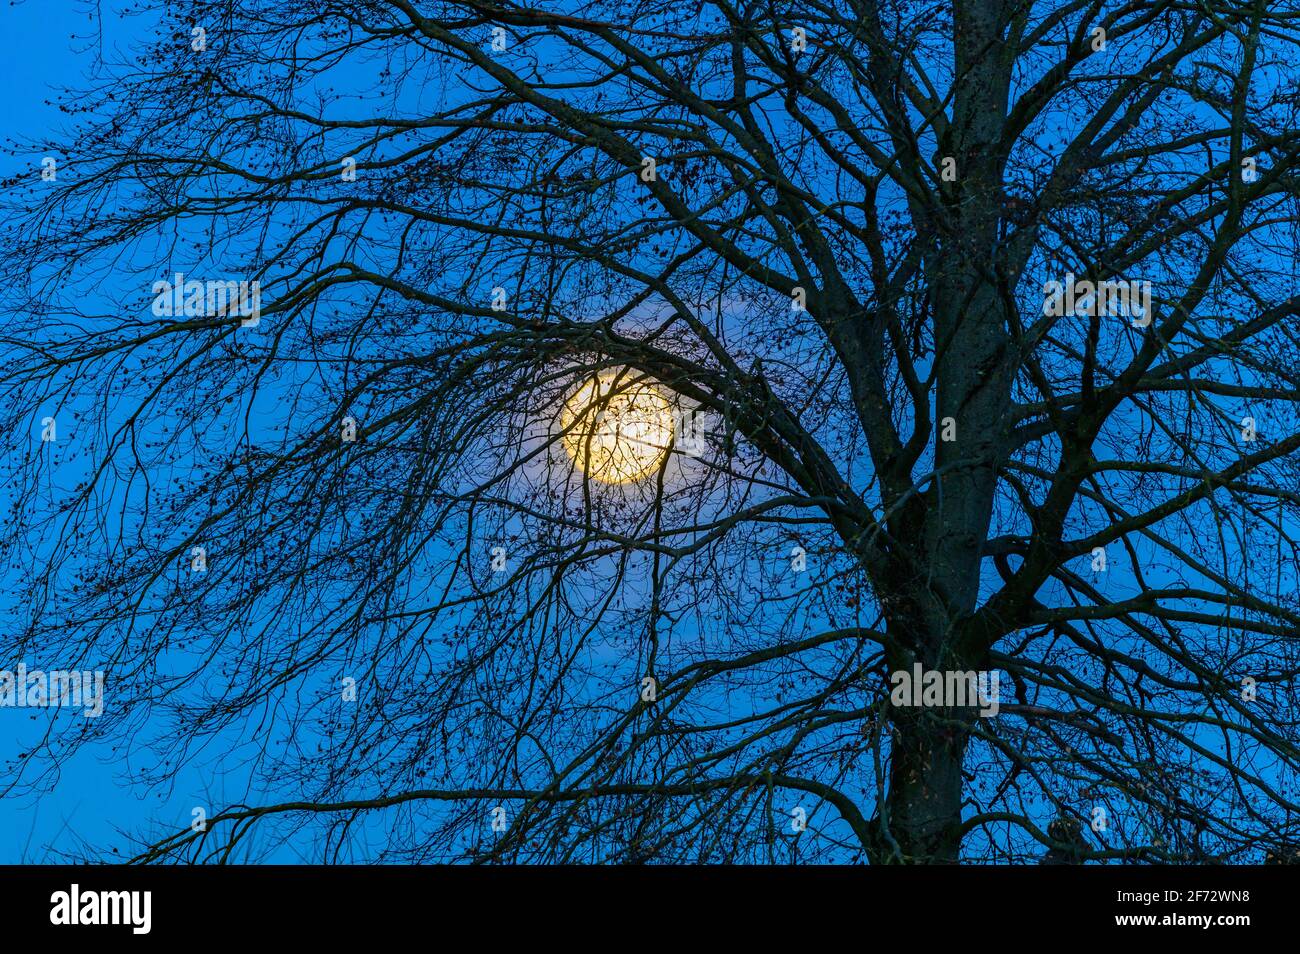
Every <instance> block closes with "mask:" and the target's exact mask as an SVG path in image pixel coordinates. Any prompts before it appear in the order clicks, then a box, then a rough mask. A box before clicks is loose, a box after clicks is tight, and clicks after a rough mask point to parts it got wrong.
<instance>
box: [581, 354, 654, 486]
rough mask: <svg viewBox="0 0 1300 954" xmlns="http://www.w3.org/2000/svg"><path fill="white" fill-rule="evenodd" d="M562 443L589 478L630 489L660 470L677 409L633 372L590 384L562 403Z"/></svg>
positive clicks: (612, 374) (608, 374)
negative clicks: (630, 484)
mask: <svg viewBox="0 0 1300 954" xmlns="http://www.w3.org/2000/svg"><path fill="white" fill-rule="evenodd" d="M560 429H561V435H562V436H561V438H560V440H561V442H562V443H563V445H564V449H565V451H567V452H568V454H569V456H570V457H572V458H573V461H574V463H575V464H576V465H577V466H578V468H579V469H580V470H581V471H582V472H583V473H584V474H586V475H587V476H588V477H592V478H594V479H596V480H599V481H602V482H603V483H607V484H627V483H631V482H632V481H635V480H641V479H643V478H645V477H648V476H649V475H650V474H652V473H654V472H655V471H656V470H658V469H659V467H660V465H661V464H662V463H663V459H664V455H665V454H667V453H668V447H669V445H670V444H671V443H672V439H673V407H672V404H671V403H670V402H669V400H668V398H667V397H666V396H665V395H664V393H663V391H662V390H660V388H659V387H657V386H656V385H655V384H653V383H652V382H650V381H647V380H645V379H641V380H639V381H638V380H636V377H635V373H634V372H631V371H624V372H616V371H609V372H606V373H604V374H600V375H597V376H595V377H592V378H591V379H589V380H588V381H587V382H586V383H585V384H583V385H582V387H580V388H578V389H577V390H576V391H574V392H573V394H571V395H570V396H569V397H568V399H567V400H566V401H565V402H564V407H563V409H562V410H561V412H560Z"/></svg>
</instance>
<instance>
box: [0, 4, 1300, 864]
mask: <svg viewBox="0 0 1300 954" xmlns="http://www.w3.org/2000/svg"><path fill="white" fill-rule="evenodd" d="M139 6H140V8H141V10H140V11H139V16H138V17H137V19H136V20H135V22H137V23H139V24H140V25H141V26H140V28H141V33H140V35H139V37H138V43H137V46H136V48H135V49H134V50H133V51H132V55H131V57H129V58H127V59H124V60H122V61H120V62H105V63H104V64H103V68H102V70H101V72H100V74H99V75H98V76H97V77H96V79H95V81H94V83H93V90H92V91H91V92H90V93H89V95H87V94H86V93H85V92H81V93H78V94H77V95H75V96H71V97H69V98H68V99H67V101H66V108H67V109H68V111H69V113H71V114H73V117H74V120H75V121H74V123H73V126H74V127H75V131H74V132H71V133H70V134H69V137H68V138H67V140H66V141H63V142H49V143H45V144H39V145H38V148H37V149H36V150H35V154H43V153H48V154H49V155H50V156H51V157H52V158H53V159H54V160H55V161H54V163H53V166H52V167H51V168H52V169H57V173H56V174H55V175H54V176H53V178H51V176H50V175H46V176H45V177H44V178H42V177H41V175H40V170H33V171H32V172H31V173H30V174H26V175H24V176H22V177H20V178H19V179H18V180H17V181H14V182H11V183H8V184H7V185H8V186H9V190H8V194H9V199H8V202H9V205H10V208H9V210H8V211H9V214H8V220H9V224H8V225H7V226H6V231H7V234H6V238H5V241H4V243H3V250H2V251H0V255H3V264H4V269H3V274H4V279H3V280H4V282H5V289H6V293H7V298H8V300H9V301H10V303H11V305H12V309H11V317H10V318H9V319H8V320H7V330H6V331H5V333H4V339H3V346H2V347H3V355H4V361H3V366H2V369H0V382H3V394H4V400H3V404H2V405H0V406H3V408H4V414H5V421H4V423H5V425H6V430H7V431H8V432H9V433H15V434H18V435H20V437H19V439H18V441H17V442H16V444H14V445H12V450H11V452H10V454H9V456H8V457H7V467H8V473H7V474H6V475H5V476H6V478H7V479H6V481H5V483H6V485H7V488H8V492H9V494H10V495H11V497H12V498H13V514H12V516H11V517H10V519H9V520H8V522H7V523H6V526H5V529H4V532H3V537H0V539H3V548H4V554H5V557H6V565H7V566H8V568H9V573H10V576H11V580H10V586H11V589H12V588H14V587H17V588H18V589H17V592H21V593H23V594H26V595H27V597H28V601H27V605H26V606H25V607H24V610H23V616H22V619H21V625H20V626H17V627H15V628H13V629H11V630H8V631H6V634H5V636H4V637H3V640H2V642H0V645H2V646H3V651H4V656H5V657H6V658H10V657H13V658H28V659H32V660H34V661H35V662H40V663H43V664H45V665H48V666H54V665H56V664H63V665H73V664H77V665H86V666H89V665H91V664H94V665H102V666H104V667H105V668H107V670H108V673H109V690H108V692H109V695H108V705H107V709H106V712H105V715H104V716H103V717H102V718H100V719H98V720H84V721H80V722H76V723H75V724H71V727H69V726H70V724H69V723H68V722H67V720H66V719H64V720H59V719H51V722H50V731H49V733H48V735H47V736H46V738H45V740H44V742H43V743H42V745H41V746H40V747H39V749H38V750H37V751H34V752H33V753H31V754H30V755H29V757H28V758H26V759H23V760H21V761H20V763H19V764H17V765H13V766H9V767H8V770H7V774H6V776H5V780H6V785H7V789H6V790H8V791H14V790H18V789H20V788H22V787H24V786H39V785H43V784H48V783H49V782H50V780H51V779H52V778H53V776H54V774H55V773H56V772H57V766H58V765H59V764H60V761H61V760H62V759H63V758H65V757H66V756H67V754H68V753H69V752H71V751H73V750H74V749H75V748H76V747H77V746H79V745H82V744H84V743H86V742H87V741H92V740H94V741H97V742H99V743H101V744H108V743H112V744H114V745H118V746H130V747H131V751H133V752H137V753H138V752H145V751H148V752H151V753H156V759H155V760H154V761H153V762H152V763H151V764H150V765H149V767H148V768H146V769H140V770H138V771H139V775H138V776H133V781H137V782H161V781H163V780H165V779H167V778H169V777H171V776H172V775H173V774H174V773H175V771H176V770H177V767H178V766H180V765H184V764H187V763H188V762H192V760H193V759H195V758H196V757H197V753H199V752H200V751H204V753H205V756H206V755H209V754H210V752H211V751H212V750H213V749H215V750H216V751H218V752H225V753H226V757H227V758H228V759H235V758H241V759H247V760H248V763H249V764H248V769H249V771H250V773H251V777H252V778H254V779H257V780H260V781H258V782H257V784H256V786H255V789H254V790H255V791H256V792H260V793H270V794H271V796H273V797H270V798H268V799H267V800H265V801H252V800H250V801H249V803H248V804H237V805H228V806H215V807H214V810H213V813H212V815H211V817H210V818H209V819H208V824H207V826H206V828H204V829H203V830H198V831H196V830H194V829H192V828H191V827H190V825H189V818H188V817H183V818H177V819H174V820H169V819H160V824H162V825H163V826H164V827H165V829H166V831H165V832H158V831H153V832H148V833H140V839H141V841H140V849H139V851H140V854H139V857H140V858H141V859H142V860H159V859H164V858H169V857H177V858H187V859H190V860H213V859H219V858H226V857H239V855H238V854H235V855H232V854H231V853H232V852H239V851H244V850H251V849H250V848H248V847H247V846H253V845H258V846H259V847H258V849H257V850H258V851H260V850H262V847H261V846H266V845H271V844H279V843H282V842H284V841H285V840H287V841H288V842H289V843H290V844H291V845H293V846H295V847H296V848H297V849H298V850H299V851H301V852H303V853H304V855H310V856H311V857H314V858H317V859H318V860H326V859H332V858H341V857H354V858H367V859H371V858H390V859H393V858H395V859H408V860H438V859H475V860H507V861H509V860H527V861H611V860H619V861H673V862H686V861H717V860H736V861H741V860H744V861H800V860H805V861H820V860H838V861H852V860H864V859H865V860H869V861H870V862H871V863H899V862H905V863H918V862H919V863H932V862H952V861H958V860H993V861H1016V860H1035V859H1038V858H1045V859H1046V860H1050V861H1060V860H1068V861H1088V860H1100V859H1111V860H1113V859H1124V860H1130V861H1195V862H1204V861H1211V860H1218V861H1229V862H1241V861H1258V860H1261V859H1262V858H1263V857H1264V855H1265V853H1266V852H1271V853H1272V855H1273V856H1275V857H1282V856H1285V855H1286V854H1287V853H1288V852H1290V851H1292V848H1291V847H1290V846H1294V844H1295V843H1296V839H1297V835H1298V834H1300V833H1298V831H1297V829H1298V828H1300V816H1298V815H1297V810H1298V806H1297V803H1296V800H1295V773H1296V769H1297V764H1298V762H1300V751H1298V750H1297V733H1296V719H1297V716H1298V715H1300V709H1298V708H1297V699H1296V694H1295V678H1296V673H1297V668H1298V667H1300V656H1298V654H1297V645H1296V639H1295V636H1296V632H1297V622H1298V620H1300V607H1298V606H1297V600H1296V597H1295V587H1296V573H1295V565H1296V564H1295V560H1296V539H1295V538H1296V531H1297V517H1298V515H1300V496H1298V494H1300V486H1298V485H1297V460H1298V458H1297V454H1296V451H1297V448H1300V433H1297V431H1298V429H1297V428H1296V426H1295V418H1296V415H1295V407H1296V401H1297V399H1298V398H1300V367H1298V364H1297V359H1296V343H1297V332H1298V331H1300V324H1298V322H1297V303H1298V301H1300V299H1298V297H1297V293H1296V282H1295V278H1296V255H1295V243H1296V237H1297V223H1298V221H1300V218H1298V215H1300V209H1298V208H1297V202H1296V199H1297V179H1296V175H1295V172H1294V168H1293V167H1294V162H1295V159H1296V156H1297V150H1298V149H1300V131H1298V130H1297V122H1296V118H1297V100H1296V94H1295V92H1294V90H1295V89H1296V79H1297V75H1296V74H1297V67H1296V63H1297V59H1298V58H1297V52H1298V51H1300V8H1297V7H1296V6H1295V5H1293V4H1290V3H1283V4H1278V3H1265V2H1263V0H1256V2H1251V3H1227V2H1221V0H1207V2H1203V3H1196V4H1189V3H1181V2H1172V0H1171V2H1164V0H1156V2H1145V0H1134V2H1126V3H1108V2H1100V0H1098V2H1082V0H1080V2H1064V3H1036V2H1030V0H1023V2H1016V0H969V2H966V0H961V2H956V3H952V4H935V3H916V2H868V0H810V2H805V3H799V4H790V3H785V2H781V0H757V2H739V3H737V2H729V0H712V2H687V0H589V2H581V0H574V2H572V3H566V4H539V5H537V6H535V7H534V6H528V5H519V4H515V3H478V2H435V0H311V2H310V3H308V2H303V0H275V2H258V0H221V2H216V0H210V2H194V0H191V2H186V3H165V4H164V3H154V2H148V0H140V2H139ZM24 148H27V150H28V153H31V152H32V150H31V149H30V147H24ZM178 273H179V274H180V275H182V276H183V277H182V278H177V277H176V276H177V274H178ZM232 280H237V281H244V282H246V283H249V285H248V286H247V288H252V289H253V291H254V292H255V294H256V296H260V297H257V298H256V299H255V300H256V303H257V304H258V305H259V307H258V308H256V309H253V308H250V307H249V306H250V304H252V302H251V301H250V298H253V296H252V295H250V294H248V293H247V288H246V289H245V292H246V293H245V295H244V297H243V298H241V297H240V296H239V294H238V286H230V285H224V284H222V283H225V282H229V281H232ZM195 282H202V283H204V284H201V285H198V286H195V285H194V283H195ZM207 282H212V283H214V285H215V287H216V289H217V292H218V294H216V295H215V298H214V293H213V286H209V285H207V284H206V283H207ZM254 282H255V283H256V285H252V284H251V283H254ZM164 283H166V284H164ZM187 283H188V284H187ZM172 286H175V287H174V288H173V287H172ZM223 288H224V289H226V291H222V289H223ZM177 289H179V290H178V291H177ZM1148 296H1149V300H1148ZM241 305H242V306H243V307H242V308H241V307H240V306H241ZM47 417H48V418H51V419H53V421H55V422H56V424H57V426H58V431H57V437H56V439H55V440H52V441H41V440H40V439H39V437H38V436H37V432H38V430H39V429H40V428H39V425H38V421H40V420H42V419H44V418H47ZM24 435H32V437H31V438H30V440H28V439H27V438H26V437H25V436H24ZM917 667H920V668H919V669H918V668H917ZM967 672H969V673H972V674H974V673H984V674H993V675H996V676H998V677H1000V682H999V684H1000V685H1001V686H1002V690H1001V693H1000V697H999V698H998V699H997V700H996V701H997V705H996V706H995V707H994V708H995V709H996V715H992V717H989V718H984V717H982V716H983V715H991V713H990V712H989V711H987V710H988V706H987V705H984V706H983V707H982V705H981V704H982V703H987V702H988V701H989V700H988V699H987V698H969V697H968V698H966V699H959V700H954V699H953V698H952V697H951V696H944V697H942V698H941V699H940V700H939V701H938V702H937V703H936V704H923V705H919V706H917V705H911V704H908V703H909V702H910V701H911V700H909V699H907V698H906V694H904V695H903V696H899V695H897V694H896V692H895V689H896V687H897V685H898V684H899V683H898V680H899V678H900V676H899V674H904V675H908V676H910V675H911V674H914V673H918V674H919V673H938V674H940V675H943V674H952V673H967ZM957 684H960V683H957ZM250 746H251V748H250ZM250 753H251V754H250ZM138 763H139V760H138V759H137V760H135V763H133V771H136V769H135V767H134V765H135V764H138ZM372 836H375V837H372ZM258 839H262V840H261V841H259V840H258ZM254 853H255V852H254Z"/></svg>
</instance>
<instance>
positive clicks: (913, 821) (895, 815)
mask: <svg viewBox="0 0 1300 954" xmlns="http://www.w3.org/2000/svg"><path fill="white" fill-rule="evenodd" d="M959 718H960V717H959V716H958V715H957V713H952V712H945V711H944V710H935V709H910V710H895V718H894V726H893V740H892V742H891V745H890V748H891V752H892V756H891V760H890V773H889V794H888V796H887V798H886V802H885V804H886V810H887V814H888V828H887V830H888V832H889V835H890V836H891V838H890V841H891V842H892V843H891V844H889V846H888V847H889V849H890V853H891V854H893V855H894V858H893V860H894V861H896V862H900V863H903V864H953V863H956V861H957V859H958V852H959V850H960V848H961V839H960V837H959V830H960V825H961V803H962V778H961V763H962V755H963V754H964V752H965V749H966V732H965V729H964V728H962V727H960V726H957V725H952V724H949V720H953V721H956V720H958V719H959ZM894 845H897V849H894Z"/></svg>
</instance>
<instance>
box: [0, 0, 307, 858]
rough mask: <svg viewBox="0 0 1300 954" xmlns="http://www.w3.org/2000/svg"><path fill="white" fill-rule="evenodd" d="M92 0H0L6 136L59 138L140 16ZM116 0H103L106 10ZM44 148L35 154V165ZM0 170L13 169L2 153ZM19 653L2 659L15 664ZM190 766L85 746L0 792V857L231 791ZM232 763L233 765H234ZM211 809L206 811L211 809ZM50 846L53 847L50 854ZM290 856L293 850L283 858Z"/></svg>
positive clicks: (1, 745)
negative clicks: (148, 773) (21, 790)
mask: <svg viewBox="0 0 1300 954" xmlns="http://www.w3.org/2000/svg"><path fill="white" fill-rule="evenodd" d="M94 6H95V5H94V4H87V3H83V2H81V0H29V2H20V3H18V4H16V5H15V4H10V3H5V4H4V5H3V6H0V89H2V90H3V96H2V97H0V111H2V114H3V118H4V122H3V130H4V132H3V135H4V137H5V139H6V140H9V141H12V140H18V141H24V140H39V139H42V138H45V137H47V136H53V137H55V138H58V136H59V135H60V133H61V131H63V130H65V129H66V128H67V125H68V124H67V121H66V118H65V117H64V116H63V114H62V113H61V112H60V110H59V109H58V108H57V106H55V105H51V101H53V100H56V99H58V97H59V90H60V89H61V88H64V87H72V88H76V87H78V86H84V85H86V83H85V80H86V76H87V73H88V71H90V70H92V69H93V68H94V64H95V58H96V53H97V52H99V51H101V50H102V52H103V55H104V56H105V58H106V59H108V60H110V61H111V60H113V59H114V58H115V57H114V55H113V54H114V50H115V45H116V44H119V43H122V42H125V41H127V40H128V39H129V37H130V35H131V34H132V32H134V31H135V30H137V29H139V28H140V26H141V24H140V22H139V21H115V22H113V23H110V24H109V25H108V29H107V30H106V31H105V35H104V37H103V42H102V45H101V42H100V39H99V37H98V36H97V31H96V27H97V23H96V22H95V20H93V19H91V17H90V16H89V15H88V11H89V10H93V8H94ZM110 6H112V4H104V7H105V8H106V9H107V8H108V7H110ZM39 160H40V156H37V155H33V156H31V163H32V168H33V169H35V168H37V166H38V163H39ZM0 162H3V172H4V173H5V174H8V173H10V172H13V171H15V170H14V169H13V168H12V166H13V161H12V160H10V159H9V158H8V157H7V156H6V157H5V158H4V159H3V160H0ZM0 601H2V602H3V603H4V604H7V605H5V606H4V608H5V609H11V608H15V607H19V606H21V604H22V601H23V594H22V593H20V592H6V593H4V594H0ZM16 663H17V660H3V661H0V667H3V668H7V669H11V670H12V669H13V668H14V666H15V664H16ZM46 716H47V713H46V712H45V711H43V710H31V709H0V760H5V761H7V760H8V759H10V758H12V757H13V756H14V755H16V754H17V753H18V752H21V751H24V742H25V741H26V740H28V739H30V738H31V737H32V736H33V734H34V732H35V731H36V730H38V729H39V728H40V727H41V726H42V725H43V724H44V721H45V719H46ZM200 761H201V762H208V763H209V764H206V765H204V766H203V767H202V768H199V767H197V766H196V767H193V768H191V769H189V770H187V771H186V772H184V773H183V774H182V775H181V777H180V781H179V784H178V786H177V788H176V789H175V790H172V791H170V792H146V791H144V790H142V789H141V788H139V787H133V786H130V785H128V784H126V783H125V775H124V773H126V772H128V771H130V768H131V764H132V759H131V757H130V756H127V757H124V756H123V754H122V753H121V752H116V753H115V752H113V751H112V750H111V749H109V748H108V747H107V746H101V747H91V748H88V749H86V750H84V751H82V752H80V753H78V755H77V756H76V757H75V758H73V759H71V760H69V761H68V762H67V763H66V766H65V767H64V770H63V772H62V773H61V775H60V778H59V779H58V781H57V783H56V784H55V786H54V788H53V790H52V791H49V792H45V793H41V794H22V795H12V794H10V795H6V796H4V797H0V831H3V832H4V837H3V838H0V863H13V862H20V861H55V860H59V858H60V857H62V856H63V855H64V853H67V852H75V851H76V848H77V845H78V844H79V842H80V841H81V840H82V839H84V840H85V841H86V842H88V843H90V844H92V845H98V846H102V845H104V844H106V843H111V844H122V839H121V837H120V836H119V835H118V833H117V831H118V830H119V829H126V830H129V831H132V832H134V831H138V830H140V829H142V828H145V827H147V826H149V824H150V822H151V821H156V822H159V823H161V822H164V821H165V822H166V823H168V825H169V827H177V826H180V825H184V824H187V823H188V820H189V818H190V817H191V810H192V808H193V806H195V805H209V804H210V800H209V798H208V797H206V796H205V795H204V792H205V790H206V791H207V792H209V793H211V795H212V796H214V797H215V798H216V799H218V800H219V799H220V796H222V795H226V796H230V795H235V796H236V797H235V799H234V800H238V794H239V790H237V789H238V786H235V785H231V783H230V782H229V780H228V777H227V773H226V771H224V770H223V767H222V766H221V765H215V764H210V760H203V759H201V760H200ZM235 770H236V771H237V766H236V767H235ZM209 810H210V809H209ZM52 850H53V853H52ZM283 860H285V861H291V860H293V859H291V858H284V859H283Z"/></svg>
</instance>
